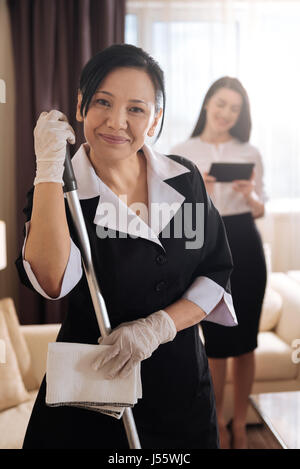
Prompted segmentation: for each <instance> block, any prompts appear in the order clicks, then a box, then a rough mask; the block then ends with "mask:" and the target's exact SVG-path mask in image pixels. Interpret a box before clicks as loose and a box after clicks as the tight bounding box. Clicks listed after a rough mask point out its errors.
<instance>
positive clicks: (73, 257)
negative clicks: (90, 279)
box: [22, 221, 82, 300]
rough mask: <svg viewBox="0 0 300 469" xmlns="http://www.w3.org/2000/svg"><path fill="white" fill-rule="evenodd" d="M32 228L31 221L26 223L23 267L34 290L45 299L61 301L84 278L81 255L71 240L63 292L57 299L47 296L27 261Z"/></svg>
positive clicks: (61, 291) (62, 286)
mask: <svg viewBox="0 0 300 469" xmlns="http://www.w3.org/2000/svg"><path fill="white" fill-rule="evenodd" d="M29 228H30V221H28V222H26V223H25V239H24V243H23V248H22V261H23V267H24V270H25V272H26V274H27V278H28V280H29V281H30V283H31V285H32V286H33V288H34V289H35V290H36V291H37V292H38V293H40V295H42V296H43V297H44V298H47V299H48V300H60V299H61V298H63V297H64V296H66V295H67V294H68V293H69V292H70V291H71V290H72V289H73V288H74V287H75V285H76V284H77V283H78V282H79V280H80V279H81V277H82V266H81V254H80V251H79V249H78V247H77V246H76V245H75V244H74V242H73V240H72V238H71V247H70V255H69V259H68V263H67V267H66V270H65V273H64V277H63V281H62V285H61V290H60V293H59V295H58V296H57V297H55V298H53V297H50V296H49V295H47V293H46V292H45V291H44V290H43V288H42V287H41V285H40V284H39V282H38V280H37V278H36V276H35V275H34V273H33V271H32V269H31V266H30V263H29V262H28V261H26V260H25V257H24V253H25V245H26V241H27V237H28V233H29Z"/></svg>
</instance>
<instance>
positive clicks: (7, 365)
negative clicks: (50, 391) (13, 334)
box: [0, 311, 29, 411]
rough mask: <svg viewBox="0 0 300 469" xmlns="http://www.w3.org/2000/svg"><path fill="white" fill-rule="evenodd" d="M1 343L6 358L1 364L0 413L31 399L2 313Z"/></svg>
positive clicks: (0, 321) (0, 318) (0, 314)
mask: <svg viewBox="0 0 300 469" xmlns="http://www.w3.org/2000/svg"><path fill="white" fill-rule="evenodd" d="M0 341H1V344H2V345H4V347H2V349H4V357H2V360H1V363H0V383H1V386H0V411H1V410H3V409H8V408H9V407H13V406H15V405H18V404H20V403H21V402H24V401H26V400H28V399H29V395H28V393H27V391H26V389H25V386H24V383H23V379H22V375H21V373H20V369H19V365H18V361H17V357H16V354H15V351H14V349H13V346H12V344H11V341H10V336H9V333H8V328H7V325H6V322H5V320H4V315H3V313H1V311H0Z"/></svg>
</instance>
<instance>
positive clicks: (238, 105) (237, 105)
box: [218, 98, 242, 107]
mask: <svg viewBox="0 0 300 469" xmlns="http://www.w3.org/2000/svg"><path fill="white" fill-rule="evenodd" d="M218 100H219V101H222V103H225V104H226V103H227V101H226V100H225V99H223V98H218ZM232 106H233V107H241V106H242V105H241V104H233V105H232Z"/></svg>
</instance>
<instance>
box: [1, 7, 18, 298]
mask: <svg viewBox="0 0 300 469" xmlns="http://www.w3.org/2000/svg"><path fill="white" fill-rule="evenodd" d="M0 79H1V80H3V81H4V83H5V102H2V101H3V100H2V99H1V102H0V219H1V220H4V221H5V223H6V238H7V267H6V269H5V270H2V271H0V298H3V297H6V296H10V297H12V298H13V299H14V301H15V303H16V305H17V306H18V298H17V291H18V286H17V285H18V279H17V274H16V269H15V266H14V261H15V259H16V257H17V252H16V205H15V193H16V190H15V128H14V103H15V95H14V67H13V52H12V40H11V31H10V20H9V14H8V7H7V3H6V0H0Z"/></svg>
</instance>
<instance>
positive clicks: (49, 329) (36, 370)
mask: <svg viewBox="0 0 300 469" xmlns="http://www.w3.org/2000/svg"><path fill="white" fill-rule="evenodd" d="M59 327H60V325H59V324H47V325H30V326H20V331H21V333H22V335H23V336H24V338H25V341H26V344H27V346H28V348H29V352H30V357H31V362H30V369H29V372H28V373H27V375H26V379H25V380H24V381H25V387H26V389H27V391H28V397H29V399H28V400H26V401H24V402H22V403H20V404H19V405H17V406H14V407H10V408H7V409H5V410H2V411H1V412H0V449H20V448H21V447H22V444H23V439H24V435H25V431H26V428H27V424H28V421H29V417H30V414H31V411H32V407H33V404H34V401H35V398H36V395H37V392H38V388H39V385H40V383H41V381H42V379H43V376H44V374H45V369H46V359H47V349H48V343H49V342H54V341H55V340H56V337H57V333H58V331H59Z"/></svg>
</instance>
